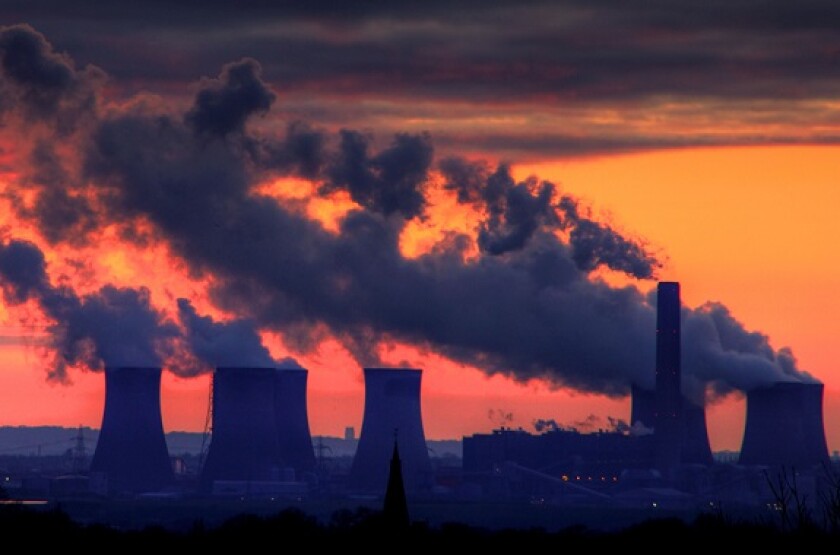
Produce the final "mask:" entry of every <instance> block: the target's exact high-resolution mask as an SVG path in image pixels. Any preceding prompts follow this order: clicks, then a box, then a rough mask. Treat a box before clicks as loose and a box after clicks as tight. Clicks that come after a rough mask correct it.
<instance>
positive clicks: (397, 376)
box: [350, 368, 431, 493]
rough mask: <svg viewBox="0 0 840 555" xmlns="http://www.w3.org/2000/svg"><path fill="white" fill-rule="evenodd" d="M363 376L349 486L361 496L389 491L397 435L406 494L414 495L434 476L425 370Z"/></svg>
mask: <svg viewBox="0 0 840 555" xmlns="http://www.w3.org/2000/svg"><path fill="white" fill-rule="evenodd" d="M364 376H365V410H364V417H363V419H362V431H361V434H360V436H359V446H358V448H357V450H356V455H355V457H354V458H353V465H352V467H351V470H350V486H351V488H353V489H356V490H361V491H371V492H377V493H381V492H384V491H385V486H386V484H387V480H388V470H389V465H390V460H391V456H392V452H393V446H394V438H395V434H396V438H397V440H398V442H399V446H400V458H401V459H402V475H403V481H404V483H405V489H406V491H407V492H408V493H411V492H416V491H418V490H420V489H422V488H423V487H424V486H425V485H427V484H428V482H429V480H430V477H431V461H430V460H429V453H428V450H427V447H426V436H425V434H424V432H423V419H422V416H421V410H420V380H421V377H422V370H417V369H409V368H365V369H364Z"/></svg>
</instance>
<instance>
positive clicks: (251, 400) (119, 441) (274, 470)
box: [90, 282, 830, 500]
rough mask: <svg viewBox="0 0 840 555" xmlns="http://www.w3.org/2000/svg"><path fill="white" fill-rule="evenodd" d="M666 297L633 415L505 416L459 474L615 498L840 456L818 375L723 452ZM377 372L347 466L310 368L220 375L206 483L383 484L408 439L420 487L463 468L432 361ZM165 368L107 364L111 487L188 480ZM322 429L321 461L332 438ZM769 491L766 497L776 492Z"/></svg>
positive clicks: (474, 445)
mask: <svg viewBox="0 0 840 555" xmlns="http://www.w3.org/2000/svg"><path fill="white" fill-rule="evenodd" d="M656 304H657V306H656V329H655V337H656V342H655V349H656V351H655V367H653V368H651V369H650V372H651V378H653V379H652V380H650V381H649V382H648V384H650V382H653V384H654V385H653V387H651V386H650V385H646V386H641V385H639V384H632V385H631V388H630V389H631V401H632V402H631V411H630V421H629V426H625V425H623V424H622V426H616V427H615V428H613V429H601V430H598V431H597V432H592V433H582V432H580V431H578V430H576V429H574V428H564V427H562V426H559V425H556V424H555V425H554V426H553V427H551V428H550V429H549V430H548V431H544V432H543V433H538V434H534V433H529V432H526V431H524V430H522V429H519V430H513V429H509V428H507V429H506V428H502V429H500V430H495V431H493V432H492V433H490V434H475V435H472V436H469V437H464V438H463V441H462V444H461V445H462V453H463V456H462V465H461V467H460V469H459V472H460V474H457V476H459V478H458V480H460V481H462V482H463V483H466V484H472V486H475V487H477V488H478V490H480V491H482V492H484V493H483V495H490V496H503V497H504V496H510V495H513V493H512V492H516V491H518V492H519V494H527V495H530V496H534V495H543V494H544V493H545V491H546V489H545V488H546V487H548V489H549V490H551V491H555V492H556V491H563V492H565V493H566V494H568V492H569V491H573V492H575V494H574V495H572V496H571V497H568V496H567V497H564V499H578V500H579V499H590V498H591V499H602V497H599V496H603V495H604V493H603V491H609V488H617V489H614V490H613V491H619V492H620V491H621V488H622V487H624V488H631V487H634V486H633V485H634V484H635V485H637V486H644V487H646V488H647V487H652V486H656V487H665V488H666V489H667V488H678V489H679V490H680V491H684V492H685V491H689V492H691V494H692V495H698V494H699V492H700V491H701V489H702V487H705V486H703V484H706V485H708V484H710V483H712V482H714V481H715V480H719V481H720V480H723V481H725V483H726V484H727V486H726V487H727V488H729V487H730V485H731V484H734V483H738V481H739V480H741V481H743V480H745V478H744V476H747V477H749V476H753V477H755V476H758V475H759V473H762V472H766V471H767V469H768V468H770V469H773V468H776V469H780V468H782V467H788V468H795V469H797V471H798V472H814V471H815V469H819V468H823V467H825V465H827V464H829V462H830V458H829V454H828V448H827V444H826V438H825V432H824V424H823V394H824V387H823V385H822V384H820V383H816V382H807V381H786V382H778V383H772V384H768V385H764V386H762V387H757V388H755V389H752V390H750V391H747V392H746V393H747V418H746V425H745V430H744V436H743V443H742V448H741V452H740V456H739V459H738V461H737V465H730V466H726V465H721V464H715V462H714V459H713V457H712V450H711V446H710V442H709V434H708V430H707V425H706V407H705V404H704V400H703V399H695V398H689V397H686V396H685V395H684V394H683V392H682V390H681V385H682V383H681V382H682V376H681V371H682V364H681V362H682V361H681V351H682V345H681V342H682V337H681V324H680V318H681V301H680V286H679V284H678V283H676V282H662V283H659V284H658V287H657V294H656ZM653 332H654V330H651V333H653ZM363 372H364V385H365V397H364V414H363V422H362V429H361V434H360V437H359V440H358V444H356V439H355V437H354V435H353V434H352V433H350V434H348V436H347V437H346V438H345V439H343V440H341V441H344V442H347V443H348V444H351V445H353V446H354V447H355V452H354V453H352V459H351V458H350V456H349V455H348V456H347V458H346V461H347V462H346V463H343V464H346V466H343V467H342V466H340V465H339V466H332V467H330V468H326V467H324V466H323V465H320V464H316V456H315V449H314V446H313V441H312V436H311V432H310V427H309V417H308V404H307V383H308V371H307V370H305V369H303V368H273V367H221V368H217V369H216V370H215V372H214V374H213V379H212V387H211V402H210V409H211V410H210V413H209V416H212V418H210V420H209V421H210V422H211V423H212V426H211V434H210V438H211V439H210V443H209V449H208V450H207V452H206V456H205V457H204V459H203V463H204V464H203V465H201V466H200V473H199V474H198V476H197V478H198V479H197V485H198V488H199V490H200V491H201V492H203V493H205V494H213V495H230V494H235V495H237V496H244V495H252V494H254V492H261V493H262V494H265V495H271V496H276V495H281V496H282V495H286V496H293V497H295V498H300V497H302V496H303V495H306V493H307V492H311V491H316V490H315V489H312V488H316V487H317V488H320V489H319V490H318V491H319V492H321V493H319V495H323V492H332V493H331V494H336V495H347V496H350V497H352V496H355V495H358V494H361V495H362V497H369V496H371V495H377V496H381V495H383V494H384V492H385V489H386V484H387V481H388V475H389V467H390V466H391V465H392V463H393V458H394V445H395V443H396V444H398V445H399V452H400V459H401V478H402V481H403V483H404V486H405V491H406V492H407V493H408V495H409V499H416V498H418V497H420V498H422V497H423V496H432V495H439V494H440V492H441V491H447V488H450V487H452V486H451V483H452V482H451V480H452V476H453V475H455V474H451V473H452V471H451V469H450V470H449V471H447V472H450V474H446V473H444V474H441V472H442V471H441V469H440V468H438V467H437V466H435V467H433V465H432V460H431V458H430V456H429V450H428V448H427V445H426V438H425V433H424V427H423V419H422V410H421V383H422V370H419V369H413V368H364V370H363ZM803 379H804V378H803ZM160 380H161V370H160V368H107V369H106V371H105V382H106V398H105V410H104V415H103V419H102V428H101V433H100V436H99V441H98V443H97V446H96V451H95V454H94V457H93V460H92V463H91V466H90V470H91V473H92V474H91V477H92V478H93V476H94V475H96V476H101V477H104V478H105V483H106V484H107V492H108V493H110V494H116V495H125V494H138V493H143V492H155V491H161V490H165V489H166V488H169V487H170V486H172V485H173V484H174V483H175V476H174V474H173V470H172V465H171V464H170V459H169V455H168V453H167V446H166V442H165V438H164V433H163V426H162V419H161V410H160V409H161V407H160ZM791 380H793V378H791ZM335 439H336V440H339V438H335ZM321 441H322V440H321V439H319V444H318V453H319V459H318V460H322V459H323V454H324V452H325V451H328V450H329V448H328V447H325V446H324V445H323V443H322V442H321ZM202 452H203V450H202ZM439 464H440V463H436V465H439ZM745 473H746V474H745ZM442 476H443V477H442ZM720 476H723V478H720ZM500 480H502V481H504V484H503V485H500ZM726 480H729V481H726ZM752 482H753V483H757V484H759V486H756V487H757V488H758V490H761V487H762V486H761V484H765V486H764V487H765V488H766V480H759V479H755V478H753V479H752ZM552 488H554V489H552ZM558 488H559V489H558ZM569 488H571V489H569ZM692 488H693V489H692ZM698 488H699V489H698ZM754 489H755V488H754ZM758 490H757V491H758ZM468 491H472V490H468ZM645 491H647V490H645ZM733 491H734V490H733ZM433 492H437V493H436V494H433ZM578 495H582V496H583V497H582V498H579V497H575V496H578ZM715 495H722V494H721V493H720V492H718V493H716V494H715ZM755 495H757V496H758V498H761V497H760V496H761V495H766V491H764V493H758V494H755ZM272 498H273V497H272Z"/></svg>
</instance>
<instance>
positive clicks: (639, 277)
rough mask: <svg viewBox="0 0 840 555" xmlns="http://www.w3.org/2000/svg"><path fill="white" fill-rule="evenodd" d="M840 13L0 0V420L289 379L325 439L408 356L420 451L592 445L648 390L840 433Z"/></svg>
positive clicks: (726, 414) (757, 5)
mask: <svg viewBox="0 0 840 555" xmlns="http://www.w3.org/2000/svg"><path fill="white" fill-rule="evenodd" d="M838 11H840V7H838V6H836V5H835V3H833V2H800V3H796V4H795V5H794V4H790V3H787V2H781V1H774V0H770V1H761V2H758V1H734V2H726V3H723V2H708V1H705V2H699V1H698V2H694V1H682V0H680V1H669V2H659V1H652V2H645V3H643V4H637V5H632V6H631V5H630V4H628V3H626V2H600V3H598V4H597V6H593V5H592V3H590V2H580V1H570V0H566V1H560V2H539V1H530V2H529V1H524V2H523V1H517V2H512V1H501V0H499V1H492V0H491V1H488V2H482V3H481V5H480V7H479V6H477V5H476V4H475V3H473V2H459V1H447V2H437V1H434V0H430V1H426V2H400V3H395V2H376V1H371V2H359V3H349V2H340V1H331V2H330V1H325V2H317V1H316V2H307V3H303V4H302V3H298V2H268V1H266V2H252V3H249V4H248V7H247V8H242V7H238V6H236V5H233V4H231V3H229V2H221V1H218V2H217V1H205V2H201V3H197V2H188V1H181V2H127V3H122V4H121V5H120V7H119V8H117V7H115V6H113V5H112V3H109V2H97V1H92V2H85V3H75V2H64V1H59V0H33V1H26V2H24V1H21V2H15V1H7V2H3V3H2V5H0V25H2V28H0V290H2V295H0V368H2V372H0V424H6V425H40V424H61V425H67V426H76V425H79V424H84V425H89V426H97V425H98V423H99V420H100V418H101V414H102V407H103V391H104V383H103V373H102V369H103V368H104V367H105V366H161V367H164V368H165V369H166V371H165V372H164V379H163V390H162V405H163V412H164V414H163V416H164V425H165V427H166V428H167V430H201V429H203V427H204V424H205V420H206V411H207V398H208V387H209V373H210V371H211V370H212V368H213V367H215V366H226V365H255V366H262V365H268V366H274V365H278V366H286V365H300V366H303V367H306V368H308V369H309V371H310V373H309V413H310V424H311V428H312V431H313V433H315V434H329V435H340V434H342V433H343V430H344V427H345V426H354V427H355V428H356V430H357V431H358V430H359V429H360V427H361V416H362V410H363V383H362V373H361V368H362V367H364V366H411V367H418V368H423V369H424V376H423V416H424V424H425V429H426V435H427V437H430V438H434V439H439V438H451V437H460V436H462V435H465V434H471V433H476V432H486V431H489V430H491V429H493V428H496V427H499V426H503V425H504V426H513V427H522V428H525V429H533V426H534V422H535V421H536V420H538V419H542V420H550V419H553V420H555V421H556V422H558V423H560V424H562V425H567V426H576V427H578V428H579V429H582V430H592V429H597V428H602V427H608V426H610V423H609V422H610V420H609V418H608V417H613V418H620V419H625V420H627V419H629V406H630V405H629V400H628V397H627V395H628V392H629V388H630V386H631V385H633V384H636V385H640V386H643V387H650V386H652V382H653V375H654V374H653V372H654V363H653V360H654V345H655V342H654V331H655V317H654V316H655V296H654V295H652V294H651V292H652V291H655V287H656V283H657V281H658V280H665V281H679V282H680V284H681V291H682V300H683V303H684V305H685V306H684V309H683V355H684V357H683V370H684V392H685V394H686V396H687V398H689V399H690V400H691V401H692V402H697V403H699V402H704V403H706V405H707V415H708V420H709V433H710V439H711V442H712V446H713V448H715V449H731V450H737V449H738V448H739V445H740V440H741V436H742V433H743V419H744V398H743V395H744V392H747V391H749V390H751V389H753V388H755V387H761V386H763V385H768V384H771V383H775V382H777V381H804V382H812V381H819V382H823V383H824V384H825V388H826V392H825V419H826V434H827V438H828V443H829V448H830V449H832V450H834V449H840V426H839V425H837V424H836V423H837V422H838V419H840V373H838V371H837V370H836V368H835V364H834V363H835V361H836V360H837V359H838V355H840V347H838V344H837V342H836V341H835V338H836V337H837V336H838V334H840V322H839V321H838V319H837V317H836V316H835V315H836V314H837V313H838V311H840V263H839V262H838V260H840V257H839V256H838V255H840V247H838V243H837V241H836V238H837V237H838V235H840V234H839V233H838V232H840V223H838V221H837V218H836V216H835V214H834V211H835V210H836V208H835V207H836V206H838V205H840V202H838V201H840V192H838V187H837V185H838V179H839V178H840V172H838V169H837V162H836V159H837V157H838V155H840V144H838V139H840V117H839V116H840V102H838V101H837V98H838V97H839V96H840V72H838V69H840V32H838V31H837V29H836V28H835V27H836V26H834V25H832V23H833V22H834V21H837V20H838V17H840V13H837V12H838Z"/></svg>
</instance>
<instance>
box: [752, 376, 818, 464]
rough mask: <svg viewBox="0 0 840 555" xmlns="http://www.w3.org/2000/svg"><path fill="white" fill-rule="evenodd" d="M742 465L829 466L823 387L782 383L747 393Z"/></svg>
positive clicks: (816, 384) (810, 384) (813, 384)
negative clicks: (824, 421) (827, 464)
mask: <svg viewBox="0 0 840 555" xmlns="http://www.w3.org/2000/svg"><path fill="white" fill-rule="evenodd" d="M739 462H740V463H741V464H744V465H767V466H781V465H785V466H790V467H796V468H800V469H801V468H807V467H811V466H818V465H823V464H826V463H828V447H827V446H826V441H825V431H824V426H823V384H821V383H801V382H779V383H775V384H773V385H771V386H766V387H760V388H756V389H753V390H752V391H749V392H747V421H746V426H745V429H744V440H743V443H742V444H741V455H740V459H739Z"/></svg>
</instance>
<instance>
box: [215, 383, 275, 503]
mask: <svg viewBox="0 0 840 555" xmlns="http://www.w3.org/2000/svg"><path fill="white" fill-rule="evenodd" d="M276 374H277V371H276V370H275V369H274V368H217V369H216V371H215V373H214V374H213V429H212V436H211V440H210V449H209V450H208V452H207V460H206V461H205V463H204V468H203V469H202V473H201V483H202V486H203V487H204V488H205V489H212V486H213V482H214V481H216V480H242V481H263V480H271V479H272V478H276V474H277V469H278V467H279V466H280V450H279V448H278V443H277V426H276V424H275V419H274V402H275V400H274V390H275V382H276Z"/></svg>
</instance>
